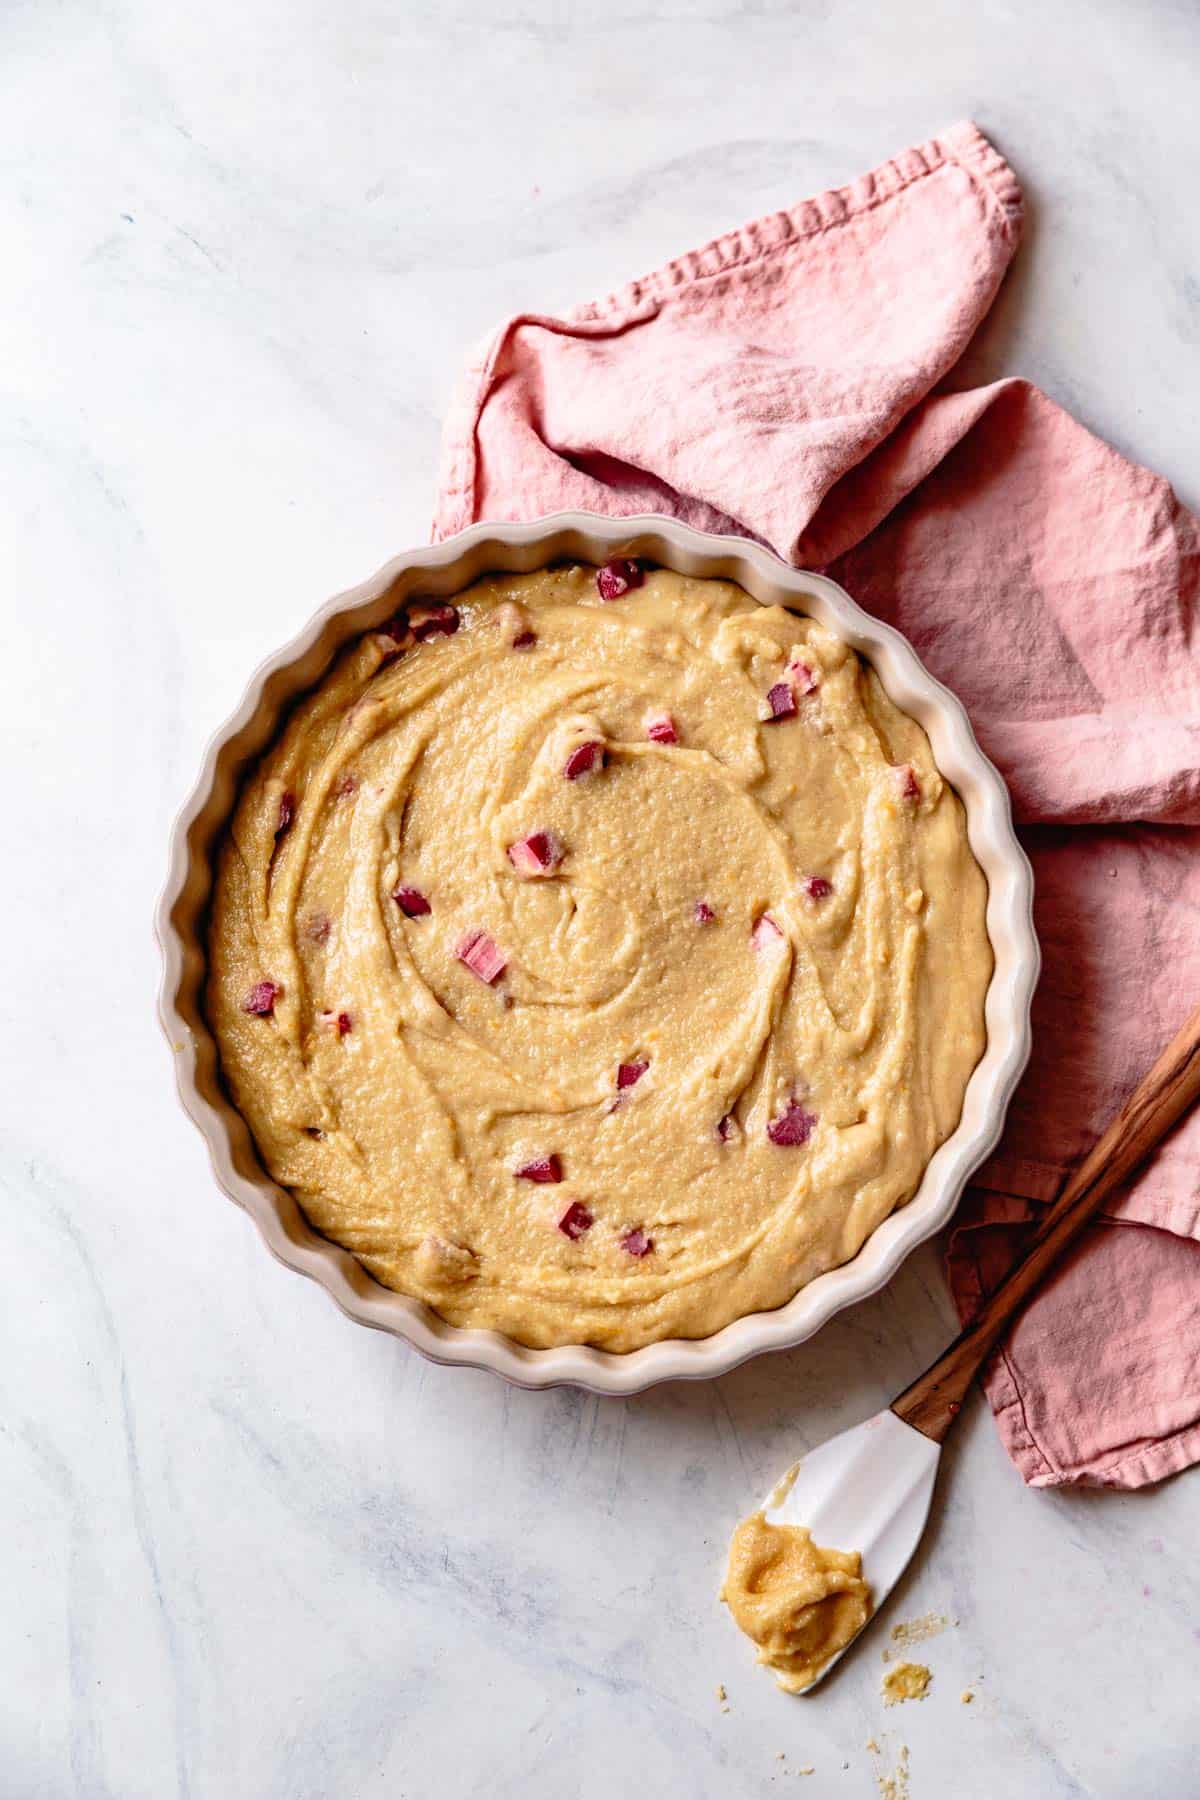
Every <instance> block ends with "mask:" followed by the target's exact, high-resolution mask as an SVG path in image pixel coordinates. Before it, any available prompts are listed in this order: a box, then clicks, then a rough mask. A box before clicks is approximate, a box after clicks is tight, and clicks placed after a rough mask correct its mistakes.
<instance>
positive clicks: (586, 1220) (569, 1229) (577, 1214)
mask: <svg viewBox="0 0 1200 1800" xmlns="http://www.w3.org/2000/svg"><path fill="white" fill-rule="evenodd" d="M595 1222H596V1221H595V1220H594V1219H593V1217H592V1215H591V1213H590V1212H589V1211H588V1209H587V1207H586V1206H585V1205H584V1204H583V1201H582V1200H572V1202H571V1204H570V1206H568V1208H567V1210H566V1212H565V1213H563V1215H562V1217H561V1218H560V1219H559V1221H558V1229H559V1230H560V1231H561V1232H562V1234H563V1236H564V1237H569V1238H570V1239H571V1240H572V1242H573V1241H574V1240H575V1239H576V1238H581V1237H582V1236H583V1234H584V1232H585V1231H590V1230H591V1229H592V1226H593V1225H594V1224H595Z"/></svg>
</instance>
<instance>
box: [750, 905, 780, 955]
mask: <svg viewBox="0 0 1200 1800" xmlns="http://www.w3.org/2000/svg"><path fill="white" fill-rule="evenodd" d="M750 942H751V943H752V944H753V945H754V948H755V949H756V950H757V951H758V952H759V954H760V955H761V954H762V952H763V951H764V950H775V949H778V947H779V946H780V944H782V942H783V932H782V931H781V930H780V929H779V926H778V925H777V924H776V923H775V921H774V919H773V918H772V917H771V915H770V913H769V912H765V913H763V915H762V917H761V918H760V919H759V921H758V924H757V925H756V926H755V927H754V930H753V931H752V932H751V933H750Z"/></svg>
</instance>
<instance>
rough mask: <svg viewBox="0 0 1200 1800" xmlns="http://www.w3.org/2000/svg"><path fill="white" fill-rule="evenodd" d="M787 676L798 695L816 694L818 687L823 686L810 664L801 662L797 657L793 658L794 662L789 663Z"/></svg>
mask: <svg viewBox="0 0 1200 1800" xmlns="http://www.w3.org/2000/svg"><path fill="white" fill-rule="evenodd" d="M787 674H788V680H789V681H790V682H791V684H792V686H793V687H794V688H795V690H796V692H797V693H798V694H815V693H816V691H817V689H818V687H819V686H820V685H821V684H820V682H819V681H818V680H817V678H816V675H815V674H814V673H813V671H812V670H811V669H810V668H809V666H808V664H807V663H806V662H801V660H800V658H799V657H797V656H793V658H792V660H791V661H790V662H789V664H788V666H787Z"/></svg>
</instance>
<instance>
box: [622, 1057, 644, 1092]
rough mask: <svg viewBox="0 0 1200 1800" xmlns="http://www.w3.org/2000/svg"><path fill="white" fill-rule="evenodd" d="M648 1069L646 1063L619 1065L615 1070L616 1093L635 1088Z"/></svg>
mask: <svg viewBox="0 0 1200 1800" xmlns="http://www.w3.org/2000/svg"><path fill="white" fill-rule="evenodd" d="M649 1067H650V1064H649V1063H648V1062H639V1063H621V1064H620V1065H619V1066H618V1068H617V1091H618V1092H620V1090H621V1089H622V1088H631V1087H636V1086H637V1084H638V1082H639V1081H640V1080H641V1079H642V1076H643V1075H644V1074H645V1073H646V1070H647V1069H648V1068H649Z"/></svg>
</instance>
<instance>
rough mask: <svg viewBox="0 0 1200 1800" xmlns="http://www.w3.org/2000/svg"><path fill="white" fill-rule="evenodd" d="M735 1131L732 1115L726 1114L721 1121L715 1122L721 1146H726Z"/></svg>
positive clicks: (735, 1126)
mask: <svg viewBox="0 0 1200 1800" xmlns="http://www.w3.org/2000/svg"><path fill="white" fill-rule="evenodd" d="M736 1130H737V1125H736V1123H735V1121H734V1117H733V1114H732V1113H726V1114H725V1117H724V1118H723V1119H718V1120H717V1136H718V1137H719V1138H720V1140H721V1142H722V1143H723V1144H727V1143H728V1142H729V1140H730V1138H731V1137H732V1136H733V1134H734V1132H735V1131H736Z"/></svg>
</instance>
